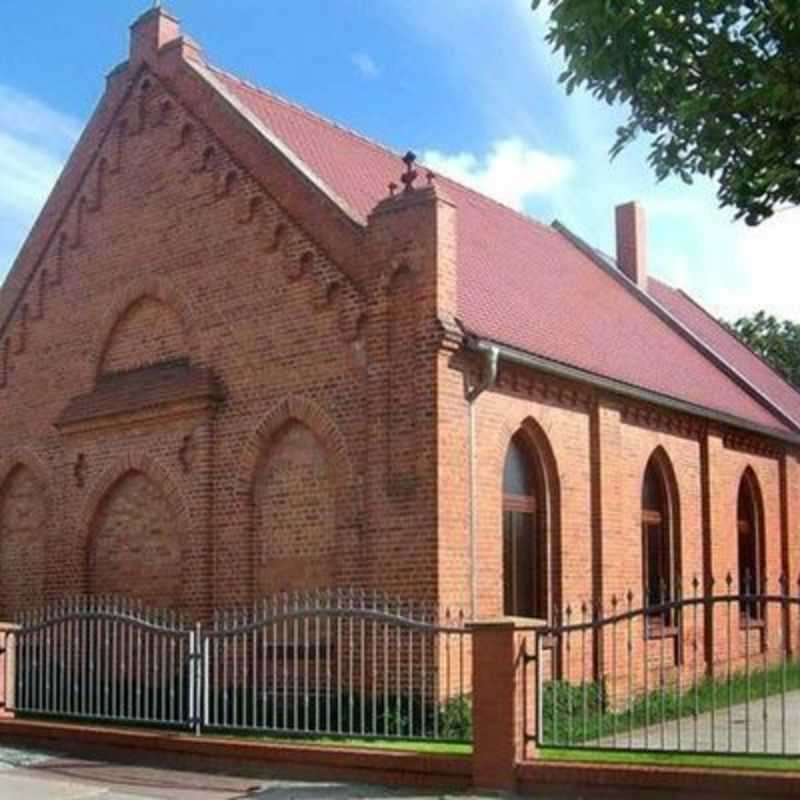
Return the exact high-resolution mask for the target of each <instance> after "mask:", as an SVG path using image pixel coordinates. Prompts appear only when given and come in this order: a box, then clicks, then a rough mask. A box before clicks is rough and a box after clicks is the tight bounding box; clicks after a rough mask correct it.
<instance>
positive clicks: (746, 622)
mask: <svg viewBox="0 0 800 800" xmlns="http://www.w3.org/2000/svg"><path fill="white" fill-rule="evenodd" d="M766 627H767V623H766V621H765V620H763V619H755V618H753V617H742V616H740V617H739V630H740V631H745V630H757V631H760V630H763V629H764V628H766Z"/></svg>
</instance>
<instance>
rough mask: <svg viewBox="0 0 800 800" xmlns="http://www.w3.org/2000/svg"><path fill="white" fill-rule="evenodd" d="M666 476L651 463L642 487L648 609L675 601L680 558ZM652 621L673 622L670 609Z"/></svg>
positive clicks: (643, 544) (656, 465) (645, 590)
mask: <svg viewBox="0 0 800 800" xmlns="http://www.w3.org/2000/svg"><path fill="white" fill-rule="evenodd" d="M668 497H669V495H668V493H667V486H666V482H665V478H664V473H663V470H662V468H661V467H660V465H659V464H658V462H657V461H656V460H655V459H650V462H649V464H648V465H647V469H646V470H645V475H644V483H643V484H642V549H643V551H644V552H643V556H644V559H643V561H644V563H643V567H644V598H645V603H646V605H647V606H651V607H652V606H659V605H661V604H663V603H668V602H670V601H671V600H673V599H674V588H675V575H674V572H675V569H674V565H675V564H676V562H677V554H676V550H675V541H674V539H675V537H674V533H673V525H674V520H673V519H672V515H671V509H670V504H669V501H668ZM649 616H650V618H651V620H658V621H660V622H661V623H663V624H664V625H669V624H671V622H672V618H673V614H672V613H671V612H670V610H669V609H667V610H662V611H652V612H651V613H650V614H649Z"/></svg>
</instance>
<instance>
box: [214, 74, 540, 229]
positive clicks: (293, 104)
mask: <svg viewBox="0 0 800 800" xmlns="http://www.w3.org/2000/svg"><path fill="white" fill-rule="evenodd" d="M204 64H205V66H206V67H207V68H208V69H210V70H211V71H212V72H216V73H218V74H219V75H222V76H224V77H226V78H228V79H230V80H233V81H236V82H237V83H239V84H241V85H242V86H244V87H245V88H247V89H250V90H252V91H254V92H257V93H259V94H261V95H264V96H265V97H268V98H270V99H271V100H275V101H277V102H279V103H283V104H284V105H286V106H288V107H289V108H293V109H295V110H296V111H299V112H300V113H302V114H305V115H306V116H308V117H311V118H312V119H314V120H316V121H317V122H321V123H323V124H325V125H330V126H331V127H333V128H336V129H337V130H339V131H341V132H342V133H344V134H346V135H348V136H351V137H352V138H353V139H356V140H358V141H360V142H363V143H364V144H367V145H369V146H370V147H372V148H374V149H376V150H380V151H381V152H383V153H387V154H389V155H392V156H395V157H396V158H397V159H398V160H402V157H403V154H402V153H401V152H400V151H398V150H394V149H393V148H392V147H390V146H389V145H387V144H383V143H381V142H379V141H377V140H375V139H372V138H371V137H369V136H367V135H366V134H364V133H362V132H361V131H357V130H356V129H355V128H351V127H349V126H347V125H343V124H342V123H341V122H337V121H336V120H334V119H331V118H330V117H326V116H324V115H323V114H320V113H319V112H317V111H314V110H313V109H311V108H308V107H307V106H305V105H303V104H302V103H298V102H297V101H296V100H290V99H289V98H287V97H284V96H283V95H282V94H279V93H278V92H275V91H273V90H272V89H268V88H266V87H264V86H259V85H258V84H255V83H253V82H252V81H249V80H247V79H246V78H242V77H241V76H240V75H235V74H234V73H232V72H229V71H228V70H226V69H222V67H218V66H216V65H215V64H212V63H210V62H209V61H205V62H204ZM420 164H421V166H423V167H424V166H426V165H425V163H424V162H420ZM432 171H433V172H434V174H436V175H437V176H438V177H440V178H442V179H443V180H445V181H446V182H447V183H450V184H452V185H453V186H457V187H458V188H459V189H461V190H463V191H465V192H468V193H469V194H470V195H474V196H475V197H478V198H480V199H481V200H483V201H485V202H488V203H491V204H493V205H495V206H498V207H499V208H502V209H503V210H504V211H507V212H509V213H510V214H514V215H515V216H516V217H518V218H519V219H520V220H522V221H524V222H528V223H532V224H533V225H536V226H538V227H539V228H541V229H542V230H544V231H547V232H548V233H552V228H551V227H550V225H548V224H547V223H545V222H542V221H541V220H538V219H536V217H533V216H531V215H530V214H527V213H525V212H524V211H519V210H517V209H516V208H512V207H511V206H509V205H506V204H505V203H503V202H501V201H500V200H497V199H496V198H494V197H490V196H489V195H488V194H484V193H483V192H481V191H478V190H477V189H473V188H472V187H471V186H467V185H466V184H465V183H462V182H461V181H458V180H456V179H455V178H452V177H450V176H449V175H445V174H444V173H437V172H435V171H434V170H432Z"/></svg>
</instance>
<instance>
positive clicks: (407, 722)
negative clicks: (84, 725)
mask: <svg viewBox="0 0 800 800" xmlns="http://www.w3.org/2000/svg"><path fill="white" fill-rule="evenodd" d="M12 635H13V637H14V639H15V651H16V670H15V672H16V680H15V698H16V699H15V709H14V710H15V711H16V713H17V714H20V715H25V714H28V715H41V716H55V717H63V718H77V719H86V720H103V721H114V722H121V723H127V724H131V723H134V724H143V725H161V726H169V727H176V728H190V729H193V730H195V731H197V732H200V731H201V730H227V731H248V732H256V733H264V734H265V735H266V734H290V735H301V736H314V737H316V736H356V737H381V738H383V737H385V738H403V739H438V740H461V741H463V740H468V739H470V738H471V705H470V681H471V649H470V648H471V635H470V632H469V630H468V629H467V628H466V626H465V624H464V618H463V615H460V614H456V615H452V614H450V613H449V612H444V613H441V614H440V613H439V612H438V610H437V609H435V608H434V607H433V606H428V605H424V604H420V603H414V602H409V601H401V600H394V599H390V598H387V597H385V596H384V595H381V594H378V593H366V592H362V591H358V590H343V589H339V590H331V591H324V592H315V593H304V594H293V595H279V596H276V597H273V598H269V599H266V600H264V601H262V602H260V603H257V604H254V605H252V606H248V607H239V608H234V609H229V610H226V611H221V612H218V613H217V614H215V616H214V621H213V623H212V624H211V625H210V626H202V625H200V624H192V623H190V622H188V621H187V620H184V619H182V618H180V617H179V616H177V615H175V614H173V613H171V612H163V611H157V610H151V609H146V608H144V607H142V606H141V605H140V604H138V603H134V602H131V601H129V600H125V599H121V598H115V597H112V598H96V597H86V598H74V599H70V600H65V601H63V602H60V603H57V604H54V605H52V606H50V607H48V608H46V609H42V610H40V611H37V612H33V613H30V614H26V615H25V616H23V617H22V618H21V619H20V620H19V628H18V629H17V630H16V631H15V632H14V633H13V634H12Z"/></svg>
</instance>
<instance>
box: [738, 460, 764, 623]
mask: <svg viewBox="0 0 800 800" xmlns="http://www.w3.org/2000/svg"><path fill="white" fill-rule="evenodd" d="M754 480H755V479H754V478H753V477H751V476H750V475H745V476H743V477H742V480H741V482H740V484H739V497H738V502H737V509H736V519H737V528H738V531H737V533H738V546H739V594H740V595H743V597H742V599H741V600H740V601H739V607H740V610H741V613H742V614H743V615H745V616H747V617H749V618H750V619H760V618H761V611H762V609H761V608H760V604H759V603H757V602H756V601H755V600H748V599H746V598H745V597H744V595H752V594H756V593H758V592H760V591H761V547H762V543H761V525H760V514H759V513H758V501H757V499H756V490H755V486H754V485H753V481H754Z"/></svg>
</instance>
